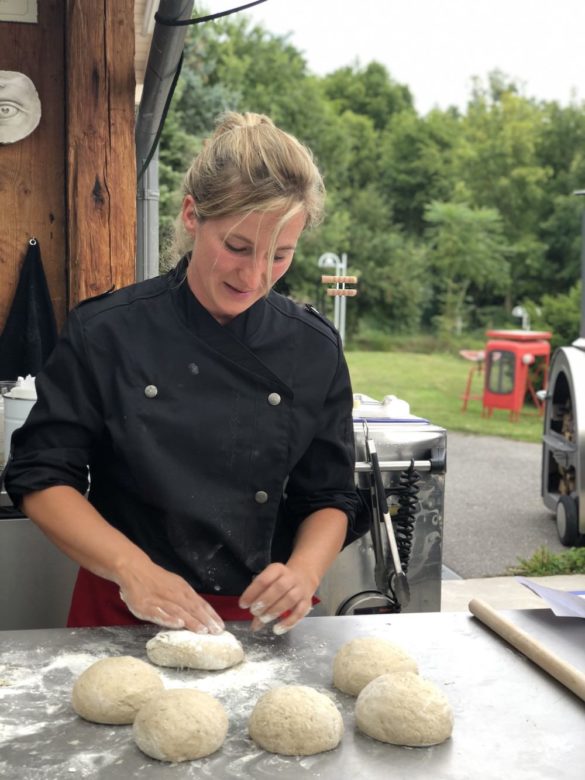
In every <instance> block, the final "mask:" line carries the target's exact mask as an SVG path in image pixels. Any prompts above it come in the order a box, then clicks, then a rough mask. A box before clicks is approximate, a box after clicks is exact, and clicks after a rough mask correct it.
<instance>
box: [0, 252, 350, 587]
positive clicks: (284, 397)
mask: <svg viewBox="0 0 585 780" xmlns="http://www.w3.org/2000/svg"><path fill="white" fill-rule="evenodd" d="M187 262H188V261H187V259H186V258H185V259H184V260H183V261H182V262H181V263H180V264H179V265H178V266H177V268H176V269H174V270H173V271H171V272H170V273H168V274H167V275H165V276H161V277H158V278H155V279H149V280H147V281H145V282H140V283H138V284H135V285H132V286H130V287H126V288H124V289H122V290H119V291H118V292H114V293H112V294H107V295H105V296H100V297H98V298H94V299H90V300H89V301H86V302H84V303H82V304H80V305H79V306H78V307H77V308H76V309H74V310H73V311H72V312H71V314H70V316H69V319H68V322H67V324H66V326H65V328H64V330H63V334H62V337H61V338H60V340H59V343H58V345H57V347H56V348H55V350H54V352H53V354H52V356H51V358H50V359H49V361H48V362H47V363H46V365H45V368H44V370H43V372H42V373H41V374H39V376H38V377H37V394H38V401H37V403H36V404H35V406H34V407H33V409H32V411H31V414H30V415H29V418H28V420H27V422H26V423H25V425H24V426H23V427H22V428H21V429H19V430H18V431H16V432H15V433H14V435H13V438H12V453H11V458H10V463H9V466H8V468H7V471H6V474H5V484H6V489H7V491H8V493H9V495H10V496H11V498H12V500H13V502H14V503H15V505H17V506H18V505H19V504H20V501H21V499H22V496H23V495H24V494H26V493H28V492H31V491H35V490H41V489H43V488H47V487H50V486H52V485H70V486H72V487H74V488H76V489H77V490H79V491H80V492H81V493H85V492H86V490H87V487H88V467H89V474H90V490H89V500H90V502H91V503H92V504H93V505H94V506H95V508H96V509H97V510H98V511H99V512H100V513H101V514H102V515H103V516H104V517H105V518H106V519H107V520H108V522H109V523H111V524H112V525H113V526H114V527H115V528H118V529H119V530H120V531H121V532H122V533H124V534H125V535H126V536H127V537H128V538H130V539H131V540H132V541H133V542H135V543H136V544H137V545H138V546H139V547H141V548H142V549H143V550H144V551H145V552H146V553H147V554H148V555H149V556H150V557H151V558H152V560H154V561H155V562H156V563H158V564H160V565H161V566H164V567H165V568H166V569H168V570H170V571H173V572H176V573H177V574H179V575H181V576H182V577H184V578H185V579H186V580H187V581H188V582H189V583H190V584H191V585H192V586H193V587H194V588H195V589H196V590H199V591H202V592H205V593H212V592H216V593H218V594H226V595H237V594H240V593H241V592H242V591H243V590H244V589H245V588H246V587H247V586H248V584H249V583H250V580H251V577H252V576H253V575H255V574H257V573H258V572H260V571H261V570H262V569H263V568H265V567H266V566H267V565H268V564H269V563H271V562H272V561H274V560H282V561H284V560H286V559H287V557H288V556H289V555H290V552H291V549H292V540H293V537H294V534H295V532H296V530H297V528H298V526H299V524H300V522H302V520H303V519H304V518H305V517H306V516H307V515H309V514H310V513H311V512H313V511H315V510H317V509H320V508H324V507H336V508H338V509H340V510H342V511H343V512H345V513H346V514H347V516H348V518H349V521H350V524H351V523H352V522H353V521H354V517H355V513H356V508H357V503H358V499H357V495H356V492H355V479H354V467H355V456H354V446H353V425H352V418H351V409H352V392H351V386H350V380H349V374H348V370H347V365H346V363H345V359H344V357H343V352H342V348H341V344H340V338H339V335H338V334H337V332H336V331H335V330H334V329H333V328H332V326H331V325H330V324H328V323H327V322H326V321H325V320H324V319H323V318H321V316H320V315H318V314H317V313H316V312H315V311H314V310H311V309H310V307H308V308H307V307H301V306H298V305H296V304H295V303H293V302H292V301H290V300H288V299H287V298H284V297H283V296H281V295H278V294H277V293H275V292H274V291H272V292H270V294H269V295H268V297H267V298H263V299H261V300H260V301H258V302H257V303H255V304H254V305H253V306H252V307H251V308H250V309H249V310H248V311H246V312H244V313H243V314H241V315H240V316H238V317H236V318H235V319H234V320H232V321H231V322H230V323H229V324H227V325H223V326H222V325H220V324H219V323H218V322H217V321H216V320H215V319H214V318H213V317H212V316H211V315H210V314H209V313H208V312H207V310H206V309H204V308H203V307H202V306H201V305H200V304H199V303H198V301H197V299H196V298H195V296H194V295H193V293H192V292H191V290H190V288H189V286H188V284H187V281H186V279H185V272H186V267H187Z"/></svg>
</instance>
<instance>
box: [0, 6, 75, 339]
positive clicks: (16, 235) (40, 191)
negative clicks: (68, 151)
mask: <svg viewBox="0 0 585 780" xmlns="http://www.w3.org/2000/svg"><path fill="white" fill-rule="evenodd" d="M38 13H39V16H38V23H36V24H18V23H12V22H0V51H1V52H2V57H1V64H0V68H1V69H2V70H9V71H17V72H20V73H24V74H25V75H27V76H28V77H29V78H30V79H31V80H32V82H33V83H34V84H35V86H36V89H37V92H38V94H39V98H40V100H41V111H42V116H41V121H40V123H39V125H38V127H37V128H36V129H35V130H34V131H33V132H32V134H31V135H29V136H27V137H26V138H23V139H22V140H20V141H17V142H16V143H11V144H6V145H4V146H0V225H1V231H0V331H1V330H2V329H3V328H4V324H5V322H6V317H7V316H8V312H9V310H10V306H11V305H12V300H13V298H14V292H15V290H16V285H17V283H18V276H19V273H20V267H21V264H22V261H23V259H24V256H25V253H26V250H27V247H28V241H29V239H30V238H31V237H35V238H37V240H38V242H39V245H40V248H41V258H42V261H43V268H44V270H45V275H46V277H47V282H48V285H49V290H50V293H51V299H52V302H53V308H54V310H55V316H56V318H57V323H58V324H59V325H61V324H62V323H63V320H64V318H65V313H66V311H67V301H66V243H65V238H66V226H65V222H66V218H65V214H66V212H65V127H64V124H65V111H64V105H65V101H64V19H65V9H64V2H63V0H43V2H40V3H39V6H38Z"/></svg>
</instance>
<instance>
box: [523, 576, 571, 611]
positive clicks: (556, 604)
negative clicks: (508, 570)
mask: <svg viewBox="0 0 585 780" xmlns="http://www.w3.org/2000/svg"><path fill="white" fill-rule="evenodd" d="M515 579H516V581H517V582H519V583H520V584H521V585H524V586H525V587H527V588H528V589H529V590H531V591H532V592H533V593H536V595H537V596H540V598H541V599H544V601H546V603H547V604H548V605H549V607H550V608H551V609H552V611H553V612H554V614H555V615H557V616H558V617H580V618H585V591H565V590H557V589H556V588H546V587H545V586H544V585H538V584H537V583H536V582H532V581H531V580H529V579H527V578H526V577H516V578H515Z"/></svg>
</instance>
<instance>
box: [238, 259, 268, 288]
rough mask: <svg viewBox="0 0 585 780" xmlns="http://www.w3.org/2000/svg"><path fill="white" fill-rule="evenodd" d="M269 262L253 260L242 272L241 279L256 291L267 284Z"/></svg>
mask: <svg viewBox="0 0 585 780" xmlns="http://www.w3.org/2000/svg"><path fill="white" fill-rule="evenodd" d="M267 270H268V269H267V262H266V261H265V260H251V261H249V262H247V263H246V264H245V265H244V266H243V267H242V269H241V271H240V278H241V279H242V280H243V281H244V282H245V283H246V286H247V288H248V289H250V290H256V289H257V288H258V287H260V286H264V285H265V284H266V275H267Z"/></svg>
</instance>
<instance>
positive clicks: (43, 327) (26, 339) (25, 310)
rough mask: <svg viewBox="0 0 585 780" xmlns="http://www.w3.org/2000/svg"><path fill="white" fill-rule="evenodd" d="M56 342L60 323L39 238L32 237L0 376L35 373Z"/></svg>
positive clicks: (2, 341) (0, 342) (0, 340)
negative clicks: (54, 306) (50, 293)
mask: <svg viewBox="0 0 585 780" xmlns="http://www.w3.org/2000/svg"><path fill="white" fill-rule="evenodd" d="M56 341H57V325H56V322H55V314H54V311H53V304H52V302H51V296H50V295H49V288H48V286H47V279H46V277H45V272H44V270H43V263H42V260H41V250H40V247H39V244H38V241H37V240H36V239H34V238H32V239H31V240H30V241H29V245H28V250H27V253H26V256H25V258H24V262H23V264H22V268H21V269H20V277H19V279H18V285H17V287H16V292H15V293H14V299H13V301H12V306H11V308H10V311H9V313H8V318H7V320H6V324H5V326H4V330H3V331H2V334H1V335H0V379H7V380H14V379H16V378H17V377H19V376H26V375H27V374H31V375H32V376H36V375H37V374H38V373H39V371H40V370H41V368H42V366H43V363H44V362H45V360H46V359H47V358H48V357H49V355H50V354H51V352H52V350H53V347H54V346H55V343H56Z"/></svg>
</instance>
